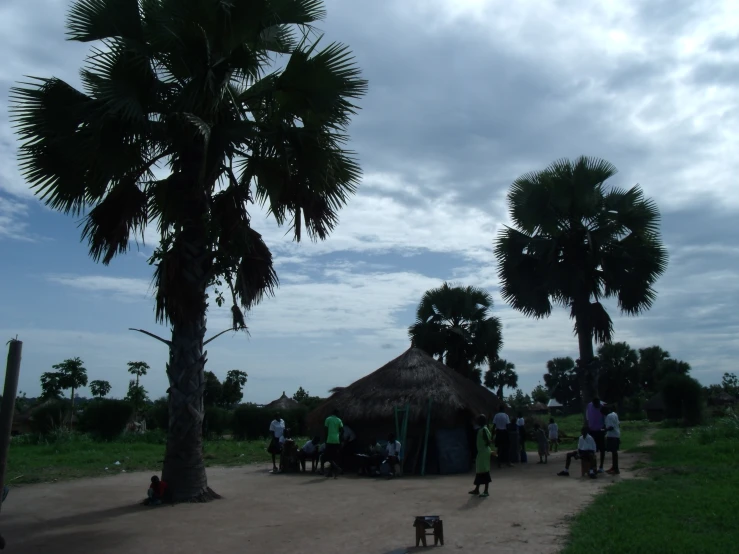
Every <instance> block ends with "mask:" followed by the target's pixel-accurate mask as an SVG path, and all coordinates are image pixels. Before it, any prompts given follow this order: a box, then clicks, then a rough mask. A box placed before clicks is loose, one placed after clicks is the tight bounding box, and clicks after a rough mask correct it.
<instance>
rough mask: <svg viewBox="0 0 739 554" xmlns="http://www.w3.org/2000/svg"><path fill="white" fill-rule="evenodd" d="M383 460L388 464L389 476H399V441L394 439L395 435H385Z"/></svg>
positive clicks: (400, 470) (400, 471)
mask: <svg viewBox="0 0 739 554" xmlns="http://www.w3.org/2000/svg"><path fill="white" fill-rule="evenodd" d="M385 455H386V458H385V461H386V462H387V463H388V464H390V477H395V476H396V475H398V476H400V474H401V473H402V467H401V464H400V441H399V440H396V438H395V435H394V434H393V433H390V434H389V435H388V437H387V446H386V447H385Z"/></svg>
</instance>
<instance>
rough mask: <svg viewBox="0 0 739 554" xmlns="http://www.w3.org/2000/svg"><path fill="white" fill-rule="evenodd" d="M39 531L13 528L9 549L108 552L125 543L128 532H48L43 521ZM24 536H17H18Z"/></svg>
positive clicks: (35, 553) (32, 553)
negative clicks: (29, 531) (45, 530)
mask: <svg viewBox="0 0 739 554" xmlns="http://www.w3.org/2000/svg"><path fill="white" fill-rule="evenodd" d="M38 527H39V532H38V533H35V532H33V530H31V533H30V534H29V533H28V531H27V530H24V531H22V532H21V530H20V529H17V528H13V529H12V531H11V532H10V533H8V535H7V536H6V542H7V547H6V548H7V549H8V550H9V551H11V552H23V553H24V554H49V553H50V552H108V551H109V550H110V549H112V548H113V547H114V546H119V545H121V544H122V543H125V541H126V539H128V534H127V533H121V532H120V531H110V530H106V531H94V530H91V529H82V530H76V531H70V532H67V533H64V532H60V533H46V532H42V531H41V529H43V528H44V525H43V524H42V523H39V524H38ZM18 536H20V537H23V538H16V537H18Z"/></svg>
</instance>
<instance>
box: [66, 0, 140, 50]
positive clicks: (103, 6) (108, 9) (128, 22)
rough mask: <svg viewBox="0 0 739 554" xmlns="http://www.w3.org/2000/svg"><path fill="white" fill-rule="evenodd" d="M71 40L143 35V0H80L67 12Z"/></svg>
mask: <svg viewBox="0 0 739 554" xmlns="http://www.w3.org/2000/svg"><path fill="white" fill-rule="evenodd" d="M67 36H68V37H69V40H76V41H80V42H90V41H95V40H103V39H107V38H113V37H120V38H126V39H140V38H141V37H142V29H141V12H140V10H139V0H76V1H75V2H74V4H72V7H71V8H70V10H69V14H68V16H67Z"/></svg>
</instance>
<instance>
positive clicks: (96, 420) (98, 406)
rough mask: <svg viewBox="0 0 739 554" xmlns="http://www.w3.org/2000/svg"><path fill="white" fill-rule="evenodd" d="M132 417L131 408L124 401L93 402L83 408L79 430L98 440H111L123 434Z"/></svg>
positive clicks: (102, 400)
mask: <svg viewBox="0 0 739 554" xmlns="http://www.w3.org/2000/svg"><path fill="white" fill-rule="evenodd" d="M132 415H133V406H132V405H131V404H130V403H128V402H126V401H125V400H107V399H104V398H103V399H99V400H95V401H94V402H90V403H88V404H87V406H85V411H84V412H83V414H82V418H81V421H80V430H81V431H85V432H87V433H90V434H91V435H93V436H94V437H95V438H98V439H102V440H113V439H114V438H116V437H117V436H118V435H120V434H121V433H123V431H124V430H125V429H126V425H127V424H128V422H129V421H130V420H131V416H132Z"/></svg>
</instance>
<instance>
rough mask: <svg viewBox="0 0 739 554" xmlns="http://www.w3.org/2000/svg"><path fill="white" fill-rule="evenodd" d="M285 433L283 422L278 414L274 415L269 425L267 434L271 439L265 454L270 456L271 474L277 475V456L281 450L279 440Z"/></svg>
mask: <svg viewBox="0 0 739 554" xmlns="http://www.w3.org/2000/svg"><path fill="white" fill-rule="evenodd" d="M284 432H285V421H284V420H283V419H282V418H281V417H280V413H279V412H277V413H276V414H275V418H274V419H273V420H272V423H270V424H269V434H270V437H271V440H270V443H269V447H268V448H267V452H269V453H270V454H272V472H273V473H277V455H278V454H279V453H280V451H281V450H282V448H281V446H280V438H281V437H282V435H283V433H284Z"/></svg>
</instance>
